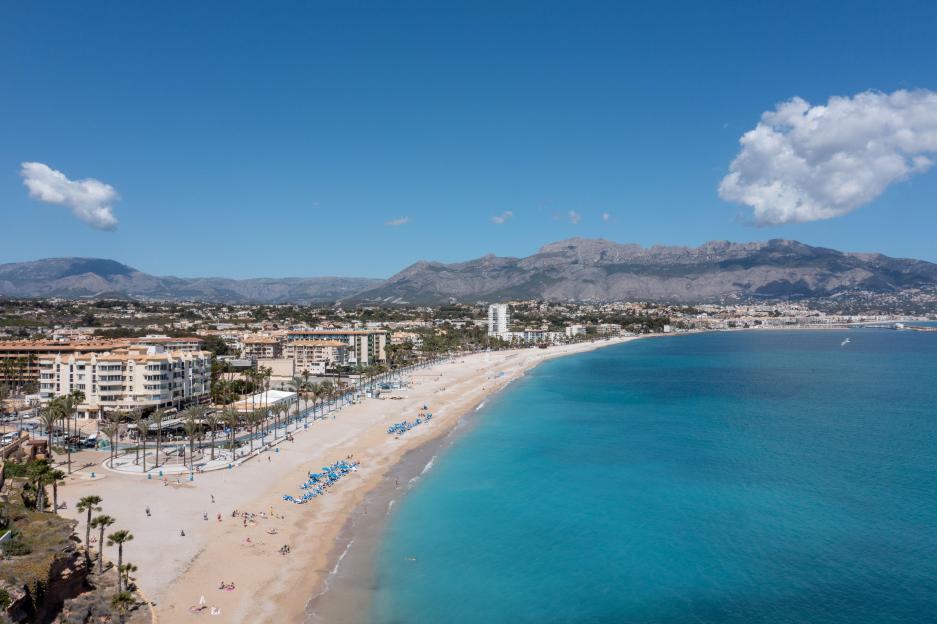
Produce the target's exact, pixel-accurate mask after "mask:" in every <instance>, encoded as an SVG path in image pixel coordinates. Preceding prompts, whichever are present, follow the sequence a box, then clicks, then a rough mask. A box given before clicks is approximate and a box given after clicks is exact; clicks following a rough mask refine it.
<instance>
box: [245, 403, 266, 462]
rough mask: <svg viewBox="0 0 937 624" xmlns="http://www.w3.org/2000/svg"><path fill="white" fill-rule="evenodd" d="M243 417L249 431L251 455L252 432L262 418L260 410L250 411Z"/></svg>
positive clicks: (252, 448)
mask: <svg viewBox="0 0 937 624" xmlns="http://www.w3.org/2000/svg"><path fill="white" fill-rule="evenodd" d="M245 416H246V418H247V426H248V427H249V431H250V435H249V436H248V437H249V438H250V441H251V450H250V452H251V453H253V452H254V431H255V429H256V427H257V423H259V422H261V419H262V418H263V416H262V415H261V413H260V410H251V411H249V412H247V414H246V415H245Z"/></svg>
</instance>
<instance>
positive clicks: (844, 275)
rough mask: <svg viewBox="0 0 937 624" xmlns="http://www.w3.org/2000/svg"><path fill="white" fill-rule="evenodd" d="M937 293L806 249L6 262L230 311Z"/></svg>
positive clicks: (30, 279) (847, 256)
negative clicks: (346, 262)
mask: <svg viewBox="0 0 937 624" xmlns="http://www.w3.org/2000/svg"><path fill="white" fill-rule="evenodd" d="M921 286H924V287H937V264H933V263H930V262H924V261H921V260H911V259H900V258H890V257H888V256H884V255H881V254H876V253H844V252H840V251H836V250H834V249H826V248H823V247H812V246H810V245H805V244H803V243H799V242H797V241H789V240H780V239H778V240H770V241H767V242H760V243H731V242H728V241H712V242H709V243H705V244H703V245H700V246H699V247H668V246H662V245H655V246H653V247H648V248H645V247H641V246H640V245H635V244H621V243H616V242H613V241H608V240H603V239H584V238H571V239H568V240H563V241H558V242H555V243H550V244H547V245H544V246H543V247H541V248H540V250H539V251H538V252H537V253H535V254H533V255H531V256H528V257H526V258H513V257H500V256H494V255H487V256H483V257H481V258H477V259H475V260H469V261H466V262H456V263H451V264H445V263H442V262H428V261H420V262H417V263H415V264H413V265H411V266H409V267H407V268H405V269H404V270H402V271H401V272H399V273H397V274H396V275H394V276H393V277H391V278H390V279H387V280H379V279H370V278H353V277H352V278H344V277H311V278H301V277H291V278H254V279H245V280H235V279H229V278H220V277H209V278H180V277H157V276H153V275H148V274H146V273H142V272H140V271H137V270H136V269H134V268H132V267H129V266H127V265H124V264H121V263H119V262H115V261H113V260H105V259H99V258H52V259H47V260H36V261H34V262H22V263H13V264H3V265H0V296H9V297H74V298H81V297H98V296H108V297H119V296H121V297H130V298H146V299H165V300H181V299H188V300H202V301H210V302H229V303H286V302H290V303H321V302H330V301H336V300H341V301H345V302H348V303H358V302H384V303H414V304H432V303H440V302H445V301H447V300H449V299H456V300H458V301H464V302H475V301H499V300H502V301H503V300H510V299H548V300H555V301H560V300H570V299H572V300H580V301H581V300H599V301H609V300H648V301H672V302H681V303H696V302H704V301H716V300H720V299H724V298H726V297H741V298H751V297H788V296H793V297H819V296H828V295H833V294H836V293H840V292H844V291H849V290H856V289H861V290H870V291H875V292H893V291H899V290H902V289H907V288H914V287H921Z"/></svg>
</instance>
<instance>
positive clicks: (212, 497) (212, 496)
mask: <svg viewBox="0 0 937 624" xmlns="http://www.w3.org/2000/svg"><path fill="white" fill-rule="evenodd" d="M211 502H213V503H214V502H215V495H214V494H212V495H211Z"/></svg>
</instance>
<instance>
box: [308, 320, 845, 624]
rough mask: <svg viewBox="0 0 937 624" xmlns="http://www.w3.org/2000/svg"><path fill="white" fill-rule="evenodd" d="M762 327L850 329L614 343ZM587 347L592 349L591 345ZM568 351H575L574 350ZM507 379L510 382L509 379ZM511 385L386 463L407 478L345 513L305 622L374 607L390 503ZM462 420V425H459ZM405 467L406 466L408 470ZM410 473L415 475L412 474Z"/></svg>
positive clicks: (315, 623) (348, 618)
mask: <svg viewBox="0 0 937 624" xmlns="http://www.w3.org/2000/svg"><path fill="white" fill-rule="evenodd" d="M765 329H768V330H771V331H776V330H787V331H792V330H793V331H797V330H802V329H806V330H838V331H843V330H847V329H850V328H839V327H822V326H817V327H809V326H807V327H797V328H785V327H766V328H731V329H722V330H711V331H697V332H675V333H668V334H641V335H635V336H628V337H624V338H623V339H620V340H618V341H616V342H615V343H614V344H624V343H625V342H631V341H633V340H638V339H646V338H668V337H674V336H692V335H698V334H710V333H736V332H757V331H760V330H765ZM603 342H604V341H603ZM609 346H610V345H609ZM589 351H591V349H590V350H589ZM585 352H588V351H577V352H576V353H585ZM564 355H566V354H564ZM569 355H573V353H571V354H569ZM561 357H562V356H561ZM547 359H551V358H544V359H543V360H541V361H539V362H537V363H536V364H534V365H532V366H530V367H528V368H525V369H524V370H523V371H522V372H521V373H520V374H519V375H518V376H517V377H516V378H520V377H523V376H524V375H525V374H526V373H527V372H528V371H530V370H533V368H536V366H538V365H539V364H540V363H542V362H543V361H546V360H547ZM511 381H513V379H512V380H511ZM509 385H510V381H509V382H507V383H506V384H504V385H503V386H502V387H500V388H499V389H498V390H497V391H495V392H492V393H490V394H487V395H486V396H485V397H484V398H482V399H481V401H479V403H478V404H477V405H476V406H475V407H474V408H473V409H470V410H467V411H465V412H464V413H463V414H462V415H461V416H459V418H458V420H457V422H456V423H455V424H454V425H453V426H452V427H451V428H449V429H448V431H447V432H446V433H444V434H443V435H440V436H437V437H434V438H431V439H429V440H426V441H425V442H423V443H421V444H420V445H419V446H417V447H415V448H413V449H410V450H409V451H407V453H405V454H404V456H403V457H401V458H400V459H399V461H398V462H397V464H395V465H393V466H390V467H389V469H388V470H389V471H391V470H394V469H397V470H398V471H399V472H401V473H403V474H402V475H401V476H403V477H404V478H406V482H405V485H403V484H402V485H401V488H400V489H397V488H395V487H394V486H393V484H392V482H391V479H390V478H389V476H388V475H385V478H384V479H382V480H381V481H380V482H378V483H376V484H375V485H373V486H372V487H371V489H370V490H369V491H368V492H367V493H366V495H365V498H364V499H363V500H362V502H361V503H359V504H358V506H356V507H355V508H354V509H353V510H352V511H351V512H350V513H349V515H348V518H347V519H346V521H345V522H344V523H343V525H342V529H341V532H340V536H339V538H338V539H339V543H336V544H335V547H334V549H333V551H332V553H331V555H330V556H329V560H330V561H331V562H333V563H334V566H333V568H332V569H331V570H330V572H329V574H328V575H327V576H326V578H324V579H323V580H322V582H321V583H320V584H319V587H318V588H317V591H316V593H315V595H313V596H312V597H311V598H310V599H309V600H308V602H307V605H306V617H305V619H304V620H303V621H304V622H308V623H310V624H346V623H347V624H357V623H359V622H361V621H364V620H363V617H364V616H366V615H367V613H368V612H369V611H370V609H371V606H372V602H371V601H372V599H373V589H374V579H375V577H376V573H377V570H376V568H375V565H376V562H377V557H378V553H379V548H380V545H381V541H382V539H383V537H384V534H385V529H386V527H387V524H388V522H389V521H390V517H391V513H393V511H394V509H393V507H394V506H395V505H396V504H398V503H399V502H400V501H401V500H402V499H403V498H405V497H406V496H407V494H409V492H410V491H411V490H412V489H413V488H414V487H415V486H416V485H418V481H419V479H420V476H421V475H422V474H423V473H425V472H426V471H427V469H429V468H430V467H431V466H428V465H426V462H427V460H428V461H429V463H430V464H432V462H434V461H435V460H436V458H437V456H438V455H439V454H440V453H442V452H444V451H445V449H447V448H448V447H450V446H452V445H453V444H455V443H456V442H457V441H458V437H457V436H461V435H464V434H466V433H468V432H469V431H470V430H471V427H474V426H475V425H477V422H475V421H474V419H472V418H471V417H472V416H474V415H475V414H476V412H478V411H479V410H481V409H482V408H483V407H485V405H486V404H487V402H488V400H489V399H490V398H491V397H492V396H495V395H496V394H499V393H500V392H501V391H502V390H504V389H506V388H507V386H509ZM463 425H464V430H461V429H462V428H463ZM408 464H409V465H408ZM407 468H410V471H409V472H408V471H407ZM409 475H413V476H412V477H411V476H409ZM368 509H370V510H371V512H370V513H368ZM374 510H380V511H381V513H380V514H375V513H374Z"/></svg>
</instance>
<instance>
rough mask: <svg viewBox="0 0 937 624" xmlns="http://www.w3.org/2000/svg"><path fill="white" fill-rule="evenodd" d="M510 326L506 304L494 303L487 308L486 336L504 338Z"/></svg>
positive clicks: (509, 316)
mask: <svg viewBox="0 0 937 624" xmlns="http://www.w3.org/2000/svg"><path fill="white" fill-rule="evenodd" d="M510 325H511V311H510V308H508V306H507V304H506V303H495V304H492V305H490V306H488V335H489V336H499V337H503V336H505V335H506V334H507V333H508V331H509V329H508V328H509V327H510Z"/></svg>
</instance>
